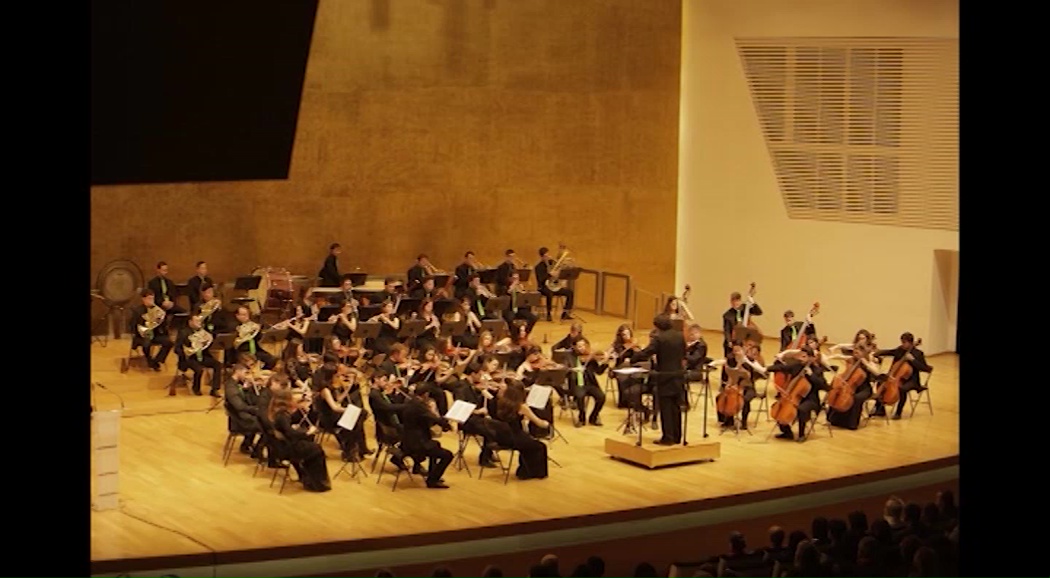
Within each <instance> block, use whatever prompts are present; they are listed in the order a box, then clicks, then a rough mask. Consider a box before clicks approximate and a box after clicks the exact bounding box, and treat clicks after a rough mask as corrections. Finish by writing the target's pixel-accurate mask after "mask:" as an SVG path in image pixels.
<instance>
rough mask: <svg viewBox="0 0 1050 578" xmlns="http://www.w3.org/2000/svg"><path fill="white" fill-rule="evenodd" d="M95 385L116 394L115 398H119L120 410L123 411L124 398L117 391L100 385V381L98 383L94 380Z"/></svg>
mask: <svg viewBox="0 0 1050 578" xmlns="http://www.w3.org/2000/svg"><path fill="white" fill-rule="evenodd" d="M95 385H97V386H98V387H101V388H102V389H104V390H106V391H107V392H109V393H111V394H113V395H115V396H117V399H119V400H120V411H124V398H123V397H121V396H120V394H119V393H117V392H115V391H113V390H111V389H109V388H108V387H106V386H104V385H102V384H101V383H99V382H97V381H96V382H95Z"/></svg>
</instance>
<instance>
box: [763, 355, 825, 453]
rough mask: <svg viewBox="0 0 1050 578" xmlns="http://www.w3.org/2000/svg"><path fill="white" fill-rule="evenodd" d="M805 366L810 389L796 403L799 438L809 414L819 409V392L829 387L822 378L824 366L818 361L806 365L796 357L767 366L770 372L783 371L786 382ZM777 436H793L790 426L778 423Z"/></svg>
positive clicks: (803, 369) (803, 433)
mask: <svg viewBox="0 0 1050 578" xmlns="http://www.w3.org/2000/svg"><path fill="white" fill-rule="evenodd" d="M807 367H809V368H810V374H809V375H807V376H806V380H807V381H809V384H810V389H809V393H807V394H806V396H805V397H803V398H802V400H801V401H800V402H799V404H798V435H799V437H800V438H801V437H802V436H804V435H805V434H806V423H807V422H808V421H809V419H810V416H811V415H812V414H814V413H816V412H817V411H818V410H819V409H820V392H821V391H827V390H828V389H829V386H828V382H827V380H826V379H824V373H823V369H824V368H823V367H821V365H820V364H819V363H811V364H809V365H808V366H807V365H803V364H802V362H801V361H798V360H796V359H791V360H788V361H782V360H777V361H776V363H774V364H773V365H771V366H769V367H768V368H767V370H768V371H769V372H771V373H783V374H784V375H786V376H787V383H791V380H792V379H794V378H795V377H797V376H798V374H800V373H802V372H803V371H805V370H806V368H807ZM777 397H778V398H779V397H780V394H777ZM784 403H787V402H784ZM778 437H782V438H787V439H790V438H792V437H794V436H793V435H792V433H791V426H790V425H780V436H778Z"/></svg>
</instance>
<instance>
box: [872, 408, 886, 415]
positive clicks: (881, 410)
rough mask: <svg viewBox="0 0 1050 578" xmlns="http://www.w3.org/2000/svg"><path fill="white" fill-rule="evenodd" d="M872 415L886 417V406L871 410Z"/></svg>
mask: <svg viewBox="0 0 1050 578" xmlns="http://www.w3.org/2000/svg"><path fill="white" fill-rule="evenodd" d="M871 416H872V417H886V408H884V407H880V408H878V409H876V410H875V411H873V412H871Z"/></svg>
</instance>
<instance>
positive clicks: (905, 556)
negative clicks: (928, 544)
mask: <svg viewBox="0 0 1050 578" xmlns="http://www.w3.org/2000/svg"><path fill="white" fill-rule="evenodd" d="M897 547H898V549H899V550H900V554H901V558H900V559H901V563H900V567H899V568H898V569H897V572H896V573H895V574H894V575H895V576H908V575H910V574H911V567H912V560H914V559H915V552H917V551H918V550H919V548H921V547H922V540H920V539H919V538H918V536H905V537H904V539H902V540H901V541H900V544H899V545H898V546H897Z"/></svg>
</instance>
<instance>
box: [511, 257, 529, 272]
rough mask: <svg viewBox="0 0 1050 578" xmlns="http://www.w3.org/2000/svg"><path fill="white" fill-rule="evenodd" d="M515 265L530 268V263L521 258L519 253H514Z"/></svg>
mask: <svg viewBox="0 0 1050 578" xmlns="http://www.w3.org/2000/svg"><path fill="white" fill-rule="evenodd" d="M514 266H515V267H517V268H518V269H529V268H530V266H529V264H528V263H526V262H525V261H522V260H521V259H519V258H518V256H517V255H514Z"/></svg>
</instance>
